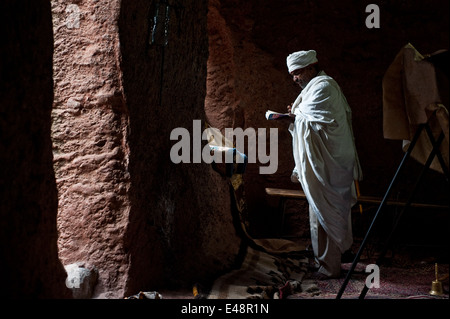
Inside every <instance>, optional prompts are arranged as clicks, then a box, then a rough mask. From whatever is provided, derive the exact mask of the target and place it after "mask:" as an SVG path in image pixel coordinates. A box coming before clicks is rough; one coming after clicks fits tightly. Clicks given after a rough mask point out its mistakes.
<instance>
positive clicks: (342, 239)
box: [289, 71, 362, 252]
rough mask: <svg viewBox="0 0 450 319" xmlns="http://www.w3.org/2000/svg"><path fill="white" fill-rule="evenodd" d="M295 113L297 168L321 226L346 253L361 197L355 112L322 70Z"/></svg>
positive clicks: (296, 104) (302, 95)
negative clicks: (357, 188)
mask: <svg viewBox="0 0 450 319" xmlns="http://www.w3.org/2000/svg"><path fill="white" fill-rule="evenodd" d="M291 112H292V113H294V114H295V115H296V117H295V121H294V123H292V124H291V125H290V127H289V131H290V132H291V134H292V146H293V155H294V160H295V165H296V167H295V169H294V170H295V171H296V173H297V174H298V177H299V181H300V183H301V185H302V188H303V191H304V192H305V195H306V197H307V199H308V203H309V205H310V206H311V208H312V210H313V211H314V212H315V213H316V214H317V219H318V220H319V222H320V224H321V225H322V227H323V228H324V230H325V231H326V233H327V234H328V236H330V237H331V238H332V240H334V242H335V243H336V244H337V245H338V246H339V248H340V250H341V252H344V251H345V250H347V249H348V248H350V246H351V244H352V239H351V238H349V236H347V234H348V227H349V220H350V218H349V216H350V212H351V207H352V206H353V205H354V204H355V203H356V199H357V197H356V191H355V185H354V180H355V179H356V180H361V179H362V172H361V167H360V164H359V159H358V155H357V152H356V147H355V143H354V136H353V131H352V124H351V116H352V114H351V109H350V107H349V105H348V103H347V100H346V98H345V96H344V95H343V93H342V91H341V89H340V87H339V85H338V84H337V83H336V81H334V80H333V79H332V78H331V77H329V76H328V75H326V74H325V72H323V71H321V72H320V73H319V74H318V76H316V77H315V78H313V79H312V80H311V81H310V82H309V83H308V85H307V86H306V87H305V88H304V89H303V90H302V92H301V93H300V95H299V96H298V97H297V99H296V101H295V102H294V104H293V106H292V111H291ZM350 226H351V225H350Z"/></svg>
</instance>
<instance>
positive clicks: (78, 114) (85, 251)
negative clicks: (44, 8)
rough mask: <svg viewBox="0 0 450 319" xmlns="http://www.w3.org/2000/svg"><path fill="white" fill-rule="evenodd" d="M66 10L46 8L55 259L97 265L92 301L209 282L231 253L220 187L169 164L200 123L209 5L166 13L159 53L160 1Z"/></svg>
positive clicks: (234, 248)
mask: <svg viewBox="0 0 450 319" xmlns="http://www.w3.org/2000/svg"><path fill="white" fill-rule="evenodd" d="M74 4H75V5H76V7H74V6H73V4H71V6H70V7H68V4H67V3H66V2H65V1H53V2H52V8H53V18H54V19H53V22H54V33H55V55H54V79H55V103H54V110H53V127H52V129H53V130H52V134H53V135H52V137H53V143H54V162H55V171H56V176H57V185H58V191H59V214H58V229H59V234H60V236H59V239H58V244H59V249H60V258H61V260H62V261H63V262H64V263H65V264H69V263H73V262H75V261H77V260H85V261H86V262H88V263H90V264H92V265H95V267H96V268H98V270H99V282H98V285H97V288H96V291H95V295H94V297H96V298H114V297H123V296H125V295H131V294H134V293H136V291H139V290H153V289H156V287H157V286H161V285H170V284H177V285H180V284H190V283H192V282H195V281H198V280H209V279H211V278H212V277H214V276H215V275H217V274H218V273H219V272H223V271H225V270H226V269H229V268H230V267H231V266H232V265H233V263H234V259H235V256H236V255H237V253H238V250H239V246H240V240H239V238H238V237H237V236H236V233H235V229H234V227H233V224H232V216H231V208H230V193H229V185H228V182H227V181H226V180H224V179H222V178H221V177H220V176H219V175H218V174H217V173H215V172H214V171H213V170H212V169H211V167H210V166H209V165H207V164H204V163H200V164H192V163H190V164H179V165H176V164H173V163H172V162H171V160H170V156H169V154H170V149H171V146H172V144H173V142H172V141H171V140H170V133H171V131H172V130H173V129H174V128H177V127H184V128H186V129H188V130H189V131H192V123H193V122H192V121H193V120H194V119H200V120H204V118H205V114H204V108H203V107H204V99H205V95H206V86H205V83H206V62H207V57H208V41H207V33H206V13H207V2H206V1H197V2H195V4H194V3H189V4H187V3H185V4H184V5H181V6H177V5H174V6H173V7H172V8H171V11H170V13H169V14H168V15H167V16H168V17H169V19H168V20H167V21H168V27H169V29H168V30H169V33H168V36H167V44H166V45H164V43H165V39H164V32H165V30H164V26H165V24H164V19H165V18H164V16H163V12H164V6H162V5H160V4H159V2H158V1H133V2H121V1H88V0H85V1H76V2H75V3H74ZM157 9H158V10H157ZM157 11H158V12H160V16H158V23H157V24H156V25H153V23H154V21H155V20H154V15H155V14H156V12H157ZM77 15H78V16H77ZM169 20H170V21H169ZM153 30H155V38H154V42H153V43H152V41H153V40H152V32H153Z"/></svg>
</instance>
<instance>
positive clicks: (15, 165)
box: [0, 1, 71, 300]
mask: <svg viewBox="0 0 450 319" xmlns="http://www.w3.org/2000/svg"><path fill="white" fill-rule="evenodd" d="M0 35H1V38H2V43H1V48H0V272H1V273H2V274H3V279H2V289H1V292H0V296H1V299H2V300H5V299H11V298H12V299H34V298H70V296H71V295H70V291H69V290H68V289H67V288H66V287H65V285H64V282H65V279H66V273H65V271H64V268H63V266H62V264H61V262H60V261H59V259H58V248H57V245H56V240H57V229H56V214H57V205H58V198H57V189H56V182H55V173H54V171H53V163H52V146H51V145H52V142H51V138H50V128H51V109H52V102H53V83H52V54H53V36H52V25H51V8H50V3H49V2H48V1H2V2H1V3H0Z"/></svg>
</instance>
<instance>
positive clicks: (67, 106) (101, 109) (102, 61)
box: [52, 1, 130, 297]
mask: <svg viewBox="0 0 450 319" xmlns="http://www.w3.org/2000/svg"><path fill="white" fill-rule="evenodd" d="M119 10H120V1H76V2H74V3H68V2H67V1H52V12H53V28H54V37H55V53H54V59H53V60H54V82H55V101H54V107H53V113H52V118H53V126H52V138H53V153H54V165H55V172H56V178H57V185H58V193H59V212H58V230H59V238H58V245H59V252H60V258H61V260H62V261H63V263H64V264H70V263H74V262H76V261H78V260H85V261H87V262H89V263H91V264H93V265H95V266H96V267H97V268H98V269H99V285H98V290H99V292H100V291H105V290H106V291H109V290H112V291H114V294H115V296H117V297H120V296H121V295H123V289H124V286H125V281H126V276H127V267H128V256H127V254H126V252H125V251H124V247H123V236H124V233H125V229H126V226H127V222H128V214H129V209H130V203H129V199H128V190H129V187H130V177H129V173H128V167H127V165H128V155H129V154H128V153H129V151H128V146H127V142H126V134H127V125H128V114H127V110H126V107H125V103H124V100H123V96H122V91H121V84H120V76H121V73H120V67H119V64H118V63H119V61H118V55H119V54H120V52H119V41H118V32H117V23H116V22H117V16H118V14H119Z"/></svg>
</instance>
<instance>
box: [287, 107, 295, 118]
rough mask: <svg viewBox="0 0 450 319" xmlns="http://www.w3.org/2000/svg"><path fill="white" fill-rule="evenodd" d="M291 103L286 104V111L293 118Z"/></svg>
mask: <svg viewBox="0 0 450 319" xmlns="http://www.w3.org/2000/svg"><path fill="white" fill-rule="evenodd" d="M292 105H294V103H291V104H289V105H288V106H287V110H288V113H289V117H291V118H295V114H293V113H292Z"/></svg>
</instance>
